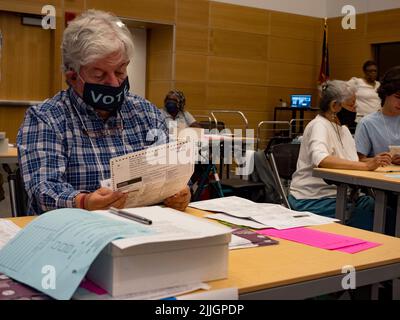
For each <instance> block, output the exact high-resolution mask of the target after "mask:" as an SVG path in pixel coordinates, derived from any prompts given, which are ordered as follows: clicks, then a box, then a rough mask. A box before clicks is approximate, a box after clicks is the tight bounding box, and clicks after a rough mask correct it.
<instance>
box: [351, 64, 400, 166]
mask: <svg viewBox="0 0 400 320" xmlns="http://www.w3.org/2000/svg"><path fill="white" fill-rule="evenodd" d="M378 95H379V97H380V98H381V101H382V109H381V110H379V111H377V112H374V113H371V114H369V115H367V116H365V117H364V118H363V119H362V120H361V121H360V123H359V124H358V126H357V130H356V133H355V140H356V148H357V152H358V156H359V158H360V160H361V161H368V159H369V158H371V157H374V156H376V155H379V154H389V151H390V150H389V146H390V145H396V146H399V145H400V66H397V67H393V68H391V69H390V70H388V71H387V72H386V73H385V75H384V76H383V78H382V81H381V86H380V87H379V89H378ZM391 156H392V158H391V161H392V163H393V164H397V165H400V154H392V155H391Z"/></svg>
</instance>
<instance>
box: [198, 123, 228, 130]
mask: <svg viewBox="0 0 400 320" xmlns="http://www.w3.org/2000/svg"><path fill="white" fill-rule="evenodd" d="M197 122H198V123H199V124H200V126H201V127H202V128H203V129H208V130H212V129H215V128H216V127H215V122H214V121H211V122H210V121H206V120H201V121H197ZM223 129H225V123H224V122H222V121H218V122H217V130H218V132H221V131H222V130H223Z"/></svg>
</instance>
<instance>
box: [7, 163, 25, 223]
mask: <svg viewBox="0 0 400 320" xmlns="http://www.w3.org/2000/svg"><path fill="white" fill-rule="evenodd" d="M8 183H9V186H10V202H11V213H12V215H13V217H21V216H26V215H27V212H28V194H27V193H26V190H25V186H24V182H23V180H22V177H21V172H20V169H19V168H17V169H16V170H15V171H14V172H11V173H9V174H8Z"/></svg>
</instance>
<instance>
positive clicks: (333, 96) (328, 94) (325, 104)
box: [319, 80, 356, 112]
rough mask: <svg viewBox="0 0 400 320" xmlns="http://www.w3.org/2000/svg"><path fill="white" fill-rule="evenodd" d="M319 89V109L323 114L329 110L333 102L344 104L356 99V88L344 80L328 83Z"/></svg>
mask: <svg viewBox="0 0 400 320" xmlns="http://www.w3.org/2000/svg"><path fill="white" fill-rule="evenodd" d="M319 89H320V90H321V99H320V106H319V107H320V109H321V110H322V111H323V112H326V111H327V110H329V105H330V103H331V102H332V101H336V102H337V103H343V102H345V101H346V100H349V99H351V98H352V97H354V94H355V91H356V88H355V87H354V86H351V85H350V84H348V83H347V82H346V81H342V80H331V81H327V82H326V83H324V84H323V85H322V86H321V87H320V88H319Z"/></svg>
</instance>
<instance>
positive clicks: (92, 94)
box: [83, 77, 129, 112]
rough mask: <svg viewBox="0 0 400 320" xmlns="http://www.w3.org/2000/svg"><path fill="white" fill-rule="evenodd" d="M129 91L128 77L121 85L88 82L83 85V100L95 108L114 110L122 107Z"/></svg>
mask: <svg viewBox="0 0 400 320" xmlns="http://www.w3.org/2000/svg"><path fill="white" fill-rule="evenodd" d="M128 91H129V80H128V77H126V78H125V80H124V81H123V82H122V83H121V85H120V86H119V87H112V86H107V85H102V84H95V83H87V82H85V85H84V87H83V101H85V103H86V104H88V105H90V106H92V107H93V108H94V109H100V110H104V111H108V112H114V111H118V110H119V109H121V106H122V104H123V102H124V101H125V96H126V94H127V93H128Z"/></svg>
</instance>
